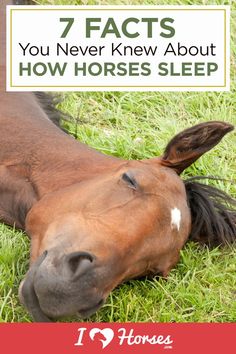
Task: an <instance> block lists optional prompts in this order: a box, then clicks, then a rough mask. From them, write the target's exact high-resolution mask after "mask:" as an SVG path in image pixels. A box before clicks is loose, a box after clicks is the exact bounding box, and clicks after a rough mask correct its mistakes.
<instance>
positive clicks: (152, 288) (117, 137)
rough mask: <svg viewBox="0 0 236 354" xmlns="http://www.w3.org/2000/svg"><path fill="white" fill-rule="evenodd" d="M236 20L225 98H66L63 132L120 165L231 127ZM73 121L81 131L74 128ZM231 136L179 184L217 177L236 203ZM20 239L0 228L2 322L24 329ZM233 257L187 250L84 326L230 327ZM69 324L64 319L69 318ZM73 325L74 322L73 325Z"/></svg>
mask: <svg viewBox="0 0 236 354" xmlns="http://www.w3.org/2000/svg"><path fill="white" fill-rule="evenodd" d="M38 3H40V4H141V3H142V4H167V3H168V4H203V3H207V4H229V3H231V5H232V8H233V10H236V3H235V1H232V2H229V1H196V0H195V1H187V0H185V1H169V2H168V1H150V0H146V1H145V2H144V1H138V0H137V1H128V0H123V1H115V0H114V1H90V0H88V1H86V0H84V1H82V0H81V1H69V0H58V1H44V0H38ZM235 18H236V14H235V11H234V12H233V14H232V27H231V35H232V45H231V54H232V56H231V83H232V85H231V91H230V92H219V93H204V92H203V93H201V92H199V93H196V92H190V93H189V92H185V93H178V92H176V93H167V92H166V93H158V92H157V93H155V92H133V93H132V92H130V93H129V92H116V93H114V92H106V93H102V92H92V93H91V92H90V93H66V94H64V95H63V102H62V104H61V109H63V110H64V111H65V112H68V113H70V114H71V115H72V116H73V117H74V118H73V119H72V121H70V122H66V123H65V126H66V128H67V129H68V130H69V131H70V132H71V133H72V134H73V135H76V136H77V138H78V139H79V140H81V141H83V142H85V143H87V144H89V145H90V146H93V147H94V148H96V149H98V150H100V151H102V152H104V153H105V154H111V155H115V156H120V157H124V158H126V159H141V158H148V157H153V156H157V155H160V154H161V153H162V151H163V149H164V147H165V145H166V144H167V142H168V140H169V139H171V137H173V135H174V134H175V133H177V132H179V131H181V130H182V129H184V128H186V127H189V126H191V125H193V124H197V123H199V122H204V121H209V120H223V121H227V122H231V123H233V124H236V80H235V79H236V63H235V58H236V45H235V43H236V20H235ZM78 118H79V125H76V121H77V120H78ZM235 156H236V136H235V134H234V133H231V134H230V135H228V136H227V137H225V138H224V140H223V141H222V142H221V143H220V144H219V145H218V146H217V147H215V148H214V149H213V150H212V151H210V152H209V153H207V154H206V155H204V156H203V157H201V158H200V159H199V160H198V161H197V163H195V165H193V166H191V167H190V168H189V169H188V170H187V171H186V172H185V173H184V174H183V177H187V176H193V175H215V176H220V177H224V178H226V179H228V180H232V181H233V182H232V183H230V182H222V181H221V182H219V181H218V182H217V181H214V182H209V183H213V184H214V185H216V186H217V187H219V188H221V189H223V190H225V191H227V192H228V193H230V194H231V195H232V196H234V197H235V196H236V188H235V180H236V171H235ZM28 259H29V240H28V238H27V236H26V235H24V234H22V233H21V232H19V231H16V230H13V229H12V228H10V227H7V226H4V225H1V224H0V321H1V322H29V321H31V318H30V316H29V315H28V314H27V312H26V311H25V310H24V308H23V307H22V306H21V305H20V304H19V300H18V294H17V292H18V286H19V283H20V280H21V279H22V278H23V277H24V274H25V273H26V271H27V269H28ZM235 259H236V250H235V249H233V248H225V249H218V248H216V249H213V250H209V249H208V248H207V247H204V248H201V247H200V246H198V245H196V244H193V243H189V244H187V245H186V247H185V248H184V249H183V250H182V253H181V259H180V262H179V263H178V265H177V267H176V268H175V269H173V270H172V271H171V273H170V276H169V277H168V280H164V279H160V280H158V279H154V280H152V281H151V280H142V281H134V280H133V281H130V282H128V283H126V284H122V285H121V286H119V287H118V288H117V289H115V290H114V291H113V292H112V294H111V295H110V296H109V298H108V300H107V302H106V304H105V305H104V306H103V308H102V309H101V310H100V311H98V313H96V314H95V315H94V316H93V317H92V318H90V321H108V322H109V321H117V322H127V321H139V322H146V321H153V322H156V321H161V322H193V321H196V322H226V321H227V322H235V321H236V261H235ZM68 320H69V319H68ZM73 320H74V321H76V320H77V319H75V318H74V319H73Z"/></svg>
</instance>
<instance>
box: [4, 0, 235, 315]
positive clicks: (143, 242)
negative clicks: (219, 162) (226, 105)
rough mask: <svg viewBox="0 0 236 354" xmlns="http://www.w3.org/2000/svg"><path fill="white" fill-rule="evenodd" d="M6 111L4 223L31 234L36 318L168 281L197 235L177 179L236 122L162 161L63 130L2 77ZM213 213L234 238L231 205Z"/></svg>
mask: <svg viewBox="0 0 236 354" xmlns="http://www.w3.org/2000/svg"><path fill="white" fill-rule="evenodd" d="M6 4H9V1H7V0H6V1H5V0H4V1H3V4H1V18H3V16H2V15H3V11H4V7H5V5H6ZM3 32H4V33H5V31H4V24H3V23H2V27H1V33H3ZM1 47H2V48H5V39H4V35H3V34H2V37H1ZM0 58H1V63H0V64H1V65H0V67H1V73H2V75H1V77H5V56H4V55H2V54H1V57H0ZM0 107H1V110H0V137H1V139H0V219H1V221H3V222H5V223H8V224H10V225H16V226H17V227H19V228H22V229H24V230H26V232H27V233H28V235H29V236H30V238H31V256H30V257H31V266H30V269H29V272H28V273H27V275H26V277H25V279H24V280H23V282H22V284H21V286H20V291H19V293H20V298H21V301H22V302H23V303H24V304H25V306H26V308H27V309H28V310H29V312H30V313H31V314H32V316H33V317H34V319H35V320H37V321H48V320H49V318H57V317H61V316H64V315H72V314H74V313H76V312H79V314H80V315H81V316H89V315H90V314H91V313H94V312H95V311H96V310H97V309H98V308H99V307H100V306H101V305H102V304H103V302H104V300H105V298H106V297H107V296H108V294H109V292H110V291H111V290H112V289H113V288H114V287H115V286H116V285H117V284H119V283H121V282H122V281H124V280H127V279H131V278H134V277H138V276H141V275H147V274H161V275H163V276H167V275H168V272H169V271H170V269H171V268H173V266H174V265H175V264H176V263H177V261H178V259H179V253H180V250H181V249H182V247H183V245H184V244H185V242H186V240H187V239H188V237H189V235H190V233H191V228H192V224H193V213H192V215H191V203H192V204H194V203H193V201H194V202H196V193H195V196H194V195H192V199H193V201H192V199H191V200H190V198H189V194H191V188H190V187H188V188H187V190H186V188H185V184H184V183H183V181H182V180H181V178H180V177H179V175H180V173H181V172H182V171H183V170H184V169H185V168H187V167H188V166H189V165H191V164H192V163H193V162H194V161H196V160H197V159H198V158H199V157H200V156H201V155H202V154H204V153H205V152H206V151H208V150H210V149H211V148H213V147H214V146H215V145H216V144H217V143H218V142H219V141H220V140H221V138H222V137H223V136H224V135H225V134H226V133H228V132H229V131H231V130H232V129H233V127H232V125H230V124H228V123H225V122H207V123H202V124H199V125H197V126H195V127H192V128H189V129H187V130H185V131H183V132H182V133H180V134H178V135H177V136H176V137H174V138H173V139H172V140H171V141H170V142H169V144H168V145H167V147H166V150H165V152H164V154H163V156H160V157H156V158H153V159H149V160H142V161H126V160H122V159H118V158H115V157H111V156H106V155H103V154H101V153H99V152H97V151H96V150H94V149H91V148H90V147H88V146H86V145H84V144H82V143H80V142H78V141H76V140H75V139H74V138H72V137H71V136H69V135H67V134H65V133H64V132H63V131H62V130H60V129H59V128H58V127H56V126H55V125H54V124H53V123H52V122H51V121H50V119H49V117H48V115H47V114H46V112H45V110H44V109H43V108H42V105H40V103H39V100H38V99H37V97H36V96H35V95H33V94H32V93H7V92H5V81H4V80H2V81H1V89H0ZM201 200H204V198H202V199H201ZM201 203H203V202H201ZM201 203H200V202H199V204H198V205H199V206H200V205H201ZM195 205H196V203H195ZM208 205H210V204H209V203H208ZM203 207H204V208H203V209H204V210H205V209H206V208H205V205H204V206H203ZM209 208H211V211H212V213H211V218H212V219H214V216H216V219H217V218H218V219H219V220H220V221H218V223H220V222H221V224H222V225H223V226H222V227H223V229H224V228H225V229H226V230H227V232H229V234H230V237H231V236H232V235H233V236H232V237H234V236H235V227H234V226H233V222H232V217H231V214H230V213H228V212H227V208H226V207H223V206H222V210H223V211H222V212H221V207H220V208H218V210H217V211H216V212H215V214H214V213H213V209H214V205H213V206H209ZM226 216H227V217H226ZM194 217H195V215H194ZM220 217H221V219H220ZM233 217H234V216H233ZM202 219H203V221H202V223H203V226H202V227H201V229H200V230H199V235H200V236H202V234H204V235H203V236H204V237H205V238H206V239H208V238H209V234H211V235H210V236H211V237H213V238H215V237H216V236H217V237H218V238H219V240H221V239H223V238H222V236H221V235H218V234H217V235H213V236H212V230H209V227H208V228H206V227H205V226H206V225H207V222H209V220H207V219H208V215H207V214H206V215H205V218H204V215H203V217H202ZM204 222H205V224H204ZM214 222H215V221H214V220H212V223H213V228H212V229H214V225H215V224H214ZM223 229H222V228H221V232H224V230H223ZM218 233H219V232H218Z"/></svg>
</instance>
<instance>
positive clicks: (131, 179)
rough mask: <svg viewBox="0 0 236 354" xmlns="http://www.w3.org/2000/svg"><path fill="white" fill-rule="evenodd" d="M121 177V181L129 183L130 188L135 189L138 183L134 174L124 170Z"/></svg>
mask: <svg viewBox="0 0 236 354" xmlns="http://www.w3.org/2000/svg"><path fill="white" fill-rule="evenodd" d="M121 178H122V180H123V181H125V182H126V183H127V184H128V185H129V187H130V188H133V189H137V187H138V183H137V181H136V180H135V178H134V176H132V174H131V173H129V172H125V173H123V175H122V176H121Z"/></svg>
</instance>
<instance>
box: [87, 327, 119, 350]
mask: <svg viewBox="0 0 236 354" xmlns="http://www.w3.org/2000/svg"><path fill="white" fill-rule="evenodd" d="M101 335H102V336H101ZM95 336H96V337H97V340H100V342H102V349H104V348H105V347H106V346H107V345H108V344H109V343H110V342H111V341H112V339H113V337H114V332H113V330H112V329H111V328H103V329H99V328H93V329H91V331H90V332H89V337H90V338H91V339H92V340H94V339H95Z"/></svg>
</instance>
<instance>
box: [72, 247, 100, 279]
mask: <svg viewBox="0 0 236 354" xmlns="http://www.w3.org/2000/svg"><path fill="white" fill-rule="evenodd" d="M65 261H66V266H67V268H68V269H69V271H70V274H71V275H72V276H73V279H77V278H78V277H80V276H81V275H82V274H84V273H85V272H86V271H88V270H89V269H91V267H92V263H93V261H94V257H93V256H92V255H91V254H89V253H87V252H73V253H70V254H69V255H67V256H66V259H65Z"/></svg>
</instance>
